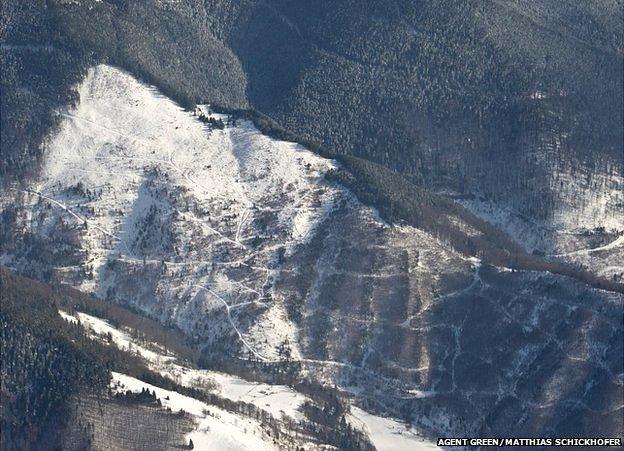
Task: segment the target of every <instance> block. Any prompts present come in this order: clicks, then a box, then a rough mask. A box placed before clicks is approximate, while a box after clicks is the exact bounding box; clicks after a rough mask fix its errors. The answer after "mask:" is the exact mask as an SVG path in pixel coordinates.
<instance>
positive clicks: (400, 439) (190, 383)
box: [59, 310, 438, 451]
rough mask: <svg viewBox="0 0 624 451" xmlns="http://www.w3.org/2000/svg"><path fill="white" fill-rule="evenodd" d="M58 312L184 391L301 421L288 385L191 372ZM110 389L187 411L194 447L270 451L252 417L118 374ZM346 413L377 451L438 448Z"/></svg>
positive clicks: (144, 346)
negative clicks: (149, 397)
mask: <svg viewBox="0 0 624 451" xmlns="http://www.w3.org/2000/svg"><path fill="white" fill-rule="evenodd" d="M59 313H60V315H61V316H62V317H63V318H64V319H65V320H66V321H69V322H72V323H76V324H81V325H82V326H83V327H84V328H85V329H86V330H87V332H88V333H89V335H90V336H91V337H93V338H94V339H100V340H102V341H104V342H106V343H108V344H109V345H114V346H117V347H118V348H119V349H122V350H126V351H128V352H130V353H134V354H136V355H137V356H140V357H141V358H142V359H143V360H144V362H145V363H146V364H147V366H148V367H149V368H150V369H152V370H153V371H155V372H157V373H159V374H161V375H162V376H163V377H165V378H167V379H170V380H172V381H174V382H175V383H177V384H179V385H181V386H183V387H189V388H193V389H195V390H200V391H201V392H204V393H214V394H217V395H219V396H220V397H222V398H225V399H228V400H231V401H234V402H244V403H249V404H253V405H254V406H256V407H257V408H258V409H260V410H262V411H266V412H267V413H268V414H270V415H272V416H273V417H274V418H277V419H280V418H281V419H283V418H285V417H286V418H289V419H291V420H295V421H301V420H302V419H304V418H305V416H304V415H303V413H302V412H301V410H300V409H301V406H302V405H303V404H304V403H305V402H310V401H311V399H310V398H309V397H308V396H306V395H303V394H301V393H298V392H296V391H295V390H294V389H292V388H290V387H287V386H284V385H276V384H273V385H270V384H266V383H259V382H250V381H247V380H245V379H243V378H240V377H237V376H233V375H229V374H225V373H222V372H217V371H211V370H203V369H197V368H193V367H192V366H190V365H189V364H188V362H185V361H184V360H183V359H180V358H179V356H177V355H176V354H175V353H174V352H172V351H170V350H167V349H165V348H163V347H162V346H160V345H159V344H157V343H146V342H145V341H141V340H139V339H137V338H134V337H132V334H130V333H128V331H124V330H122V329H120V328H117V327H114V326H112V325H111V324H110V323H109V322H108V321H105V320H103V319H101V318H98V317H95V316H92V315H88V314H86V313H82V312H76V313H75V314H73V315H72V314H69V313H66V312H64V311H62V310H60V311H59ZM111 385H112V387H113V389H114V391H116V392H125V391H127V390H130V391H132V392H140V391H142V390H144V389H147V390H149V391H150V392H154V393H155V394H156V397H157V398H158V399H160V400H161V402H162V403H163V404H162V405H163V407H165V408H170V409H171V410H172V411H173V412H178V411H180V410H183V411H184V412H186V413H189V414H190V415H191V416H192V417H193V421H194V423H195V429H193V430H192V431H191V432H190V433H189V434H188V436H187V442H188V440H189V439H190V440H192V441H193V443H194V444H195V446H196V447H197V449H201V450H212V449H214V450H222V449H236V450H238V449H240V450H245V449H249V450H255V449H275V446H276V444H275V442H274V441H273V440H271V439H270V438H269V437H267V436H266V433H265V431H264V430H263V429H262V427H261V426H260V425H258V424H257V421H255V420H253V419H249V418H245V417H242V416H241V415H238V414H235V413H232V412H227V411H224V410H223V409H220V408H218V407H216V406H212V405H207V404H206V403H204V402H202V401H199V400H197V399H194V398H192V397H189V396H185V395H181V394H179V393H176V392H175V391H171V390H164V389H162V388H159V387H155V386H153V385H151V384H147V383H145V382H143V381H141V380H138V379H136V378H132V377H130V376H127V375H124V374H120V373H113V380H112V382H111ZM350 410H351V413H350V414H349V421H350V422H351V423H352V424H353V426H354V427H356V428H358V429H359V430H362V432H364V433H365V434H366V435H367V436H369V437H370V439H371V441H372V442H373V444H374V445H375V447H376V448H377V449H378V450H380V451H381V450H393V449H400V448H401V447H405V446H408V447H410V449H438V448H437V447H436V446H435V445H434V444H432V443H430V442H428V441H427V440H426V439H424V438H423V437H422V436H421V435H420V434H419V433H418V431H417V430H415V429H414V428H412V427H410V426H408V425H406V424H405V423H401V422H399V421H396V420H393V419H391V418H384V417H380V416H378V415H374V414H371V413H368V412H366V411H364V410H362V409H360V408H358V407H356V406H352V407H351V408H350ZM303 442H304V444H305V445H306V449H315V448H316V446H315V445H314V444H312V443H307V444H306V443H305V438H303Z"/></svg>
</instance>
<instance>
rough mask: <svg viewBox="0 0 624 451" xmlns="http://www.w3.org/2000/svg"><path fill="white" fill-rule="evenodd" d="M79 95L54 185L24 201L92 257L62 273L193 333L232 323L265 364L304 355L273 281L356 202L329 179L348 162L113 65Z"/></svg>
mask: <svg viewBox="0 0 624 451" xmlns="http://www.w3.org/2000/svg"><path fill="white" fill-rule="evenodd" d="M79 92H80V102H79V103H78V105H77V106H76V107H75V108H73V109H71V110H69V111H59V112H58V114H59V115H61V116H62V117H63V118H64V120H63V122H62V124H61V127H60V129H59V130H58V132H56V133H55V134H54V135H53V137H52V139H51V140H50V142H49V144H48V145H47V148H46V150H45V159H44V163H43V167H42V173H41V179H40V181H39V182H38V183H36V184H34V185H32V186H30V187H28V188H27V189H25V190H23V191H22V192H21V193H20V194H21V195H24V196H25V198H26V202H27V204H30V208H31V210H32V212H33V218H34V222H33V223H31V224H30V225H29V227H33V228H34V229H36V230H37V233H39V234H42V235H44V236H46V237H50V238H51V239H59V238H56V237H63V238H62V239H64V240H69V242H70V246H74V247H77V248H79V249H80V250H81V253H83V255H84V260H83V261H84V263H83V265H75V264H73V265H67V264H63V262H58V263H59V268H60V267H63V268H64V269H63V271H61V270H60V269H59V274H61V273H62V277H63V278H64V279H65V280H67V281H68V282H71V283H72V284H73V285H76V281H77V280H78V285H79V288H81V289H82V290H84V291H92V292H96V293H97V294H98V295H99V296H100V297H102V298H106V297H111V298H117V299H120V300H124V301H126V302H131V303H135V304H136V305H138V306H139V307H140V308H142V309H143V310H146V311H148V312H149V313H151V314H153V315H154V316H158V317H160V318H162V319H163V320H169V319H173V320H174V321H175V322H176V323H177V325H178V326H179V327H181V328H182V329H183V330H184V331H185V332H187V333H189V334H193V335H197V334H206V332H205V331H206V330H210V331H211V332H210V333H211V334H212V335H211V336H207V337H205V338H206V340H207V341H208V342H209V341H210V340H212V339H214V338H215V334H224V333H228V330H227V329H228V328H229V329H230V331H229V333H231V332H235V333H236V334H237V335H238V336H239V338H240V339H241V342H242V343H243V344H244V347H246V348H247V349H248V350H249V351H250V352H251V354H256V356H260V355H262V356H263V359H265V360H269V359H272V358H274V357H275V355H276V348H277V346H278V345H279V344H280V343H282V342H283V341H284V340H288V341H289V342H290V343H291V344H292V345H293V349H292V354H293V356H298V355H299V350H298V349H297V347H296V343H297V342H298V340H297V336H296V334H297V332H296V329H295V327H294V326H293V325H292V324H291V322H290V321H289V319H288V318H287V314H286V311H285V310H284V308H283V306H282V305H281V300H280V298H279V297H272V296H271V294H272V287H271V285H272V281H273V280H274V278H275V277H276V276H277V274H278V270H277V269H276V261H277V260H278V258H280V257H279V255H289V253H291V252H292V251H293V249H295V248H296V247H297V246H300V245H302V244H304V243H306V242H307V240H309V239H310V238H311V237H312V236H313V235H314V231H315V230H316V228H317V226H318V225H319V224H320V223H321V222H322V221H323V220H324V219H325V218H326V217H327V216H328V215H329V214H330V213H331V211H332V210H333V208H335V205H336V202H337V201H338V200H340V199H344V198H345V197H349V195H348V192H346V190H344V189H342V188H341V187H339V186H336V185H332V184H330V183H327V182H326V181H325V180H324V174H325V173H326V172H327V171H328V170H329V169H330V168H333V167H334V163H333V162H332V161H330V160H326V159H323V158H320V157H318V156H316V155H314V154H313V153H311V152H309V151H307V150H306V149H304V148H303V147H301V146H300V145H298V144H294V143H290V142H283V141H277V140H274V139H272V138H270V137H268V136H265V135H262V134H261V133H260V132H258V130H256V129H255V127H254V126H253V125H252V124H251V123H250V122H247V121H243V120H239V121H237V123H236V124H233V123H231V120H230V118H229V117H228V116H225V115H218V114H211V113H210V111H209V109H208V108H207V107H201V108H199V109H198V112H199V114H202V115H205V117H212V118H213V119H217V120H219V119H220V120H223V121H224V122H225V124H226V127H225V128H223V129H220V128H218V127H211V126H210V125H207V124H205V123H203V122H202V121H201V120H199V118H198V117H197V116H195V114H196V113H190V112H188V111H184V110H183V109H181V108H180V107H179V106H178V105H176V104H175V103H174V102H172V101H170V100H169V99H167V98H165V97H163V96H162V95H161V94H160V93H159V92H158V91H157V90H156V89H154V88H153V87H150V86H147V85H145V84H143V83H141V82H139V81H137V80H136V79H134V78H133V77H132V76H130V75H129V74H127V73H125V72H123V71H121V70H119V69H116V68H113V67H110V66H106V65H100V66H97V67H95V68H93V69H91V70H90V71H89V73H88V75H87V77H86V79H85V80H84V81H83V82H82V84H81V85H80V87H79ZM3 260H6V261H7V262H10V257H9V256H3ZM191 262H193V264H190V263H191ZM85 273H87V274H88V275H89V276H88V277H84V274H85ZM138 280H143V281H147V283H145V284H138V283H137V281H138ZM203 287H210V291H209V292H208V291H206V289H204V288H203ZM269 298H271V300H272V302H267V300H268V299H269ZM147 299H149V302H146V300H147ZM256 301H257V302H256ZM224 304H225V305H226V306H229V307H228V308H227V320H226V323H229V326H228V327H225V325H224V324H223V322H224V317H223V315H222V314H223V305H224ZM234 307H236V309H235V311H234ZM230 308H232V311H231V313H230ZM250 308H251V309H250ZM248 312H249V313H248ZM247 315H258V321H252V322H249V321H247V318H246V316H247ZM241 317H242V319H241ZM215 321H217V322H218V323H219V324H217V325H215ZM239 324H248V325H247V327H245V328H243V327H242V326H240V327H239ZM230 326H231V327H230ZM256 349H257V351H256Z"/></svg>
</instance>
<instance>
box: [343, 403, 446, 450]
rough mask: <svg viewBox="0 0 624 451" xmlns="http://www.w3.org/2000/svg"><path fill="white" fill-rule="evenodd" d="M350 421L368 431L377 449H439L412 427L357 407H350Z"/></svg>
mask: <svg viewBox="0 0 624 451" xmlns="http://www.w3.org/2000/svg"><path fill="white" fill-rule="evenodd" d="M350 421H351V423H352V424H354V425H356V426H358V427H359V428H361V429H362V430H364V431H366V432H367V433H368V435H369V437H370V439H371V441H372V442H373V445H375V448H377V449H378V450H379V451H396V450H420V449H441V448H439V447H437V446H436V445H434V444H433V443H431V442H429V441H427V439H425V438H423V437H422V436H421V435H419V434H418V433H417V432H416V430H414V429H413V428H410V427H407V426H406V425H405V424H403V423H400V422H398V421H396V420H392V419H390V418H383V417H380V416H377V415H372V414H370V413H368V412H366V411H364V410H362V409H360V408H358V407H351V418H350Z"/></svg>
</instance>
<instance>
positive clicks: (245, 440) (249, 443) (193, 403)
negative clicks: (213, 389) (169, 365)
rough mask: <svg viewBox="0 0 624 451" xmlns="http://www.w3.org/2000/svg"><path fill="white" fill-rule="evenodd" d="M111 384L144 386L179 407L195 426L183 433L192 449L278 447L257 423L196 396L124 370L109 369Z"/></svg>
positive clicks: (129, 387) (134, 388)
mask: <svg viewBox="0 0 624 451" xmlns="http://www.w3.org/2000/svg"><path fill="white" fill-rule="evenodd" d="M111 386H112V387H113V389H115V390H117V391H122V392H125V391H127V390H129V391H131V392H135V393H138V392H141V391H142V390H143V389H147V390H149V391H150V392H155V393H156V397H157V398H158V399H160V401H161V402H162V405H163V406H164V407H169V408H170V409H171V410H172V411H173V412H179V411H180V410H183V411H184V412H187V413H189V414H190V415H192V416H193V417H194V419H195V422H196V424H197V429H195V430H194V431H193V432H191V433H190V434H189V435H188V436H187V441H188V440H192V441H193V444H194V447H195V449H198V450H215V451H222V450H224V451H242V450H249V451H256V450H275V449H278V448H277V447H276V446H275V445H274V444H273V443H272V442H271V439H270V438H269V437H265V434H264V432H263V430H262V428H261V425H260V424H259V423H258V422H257V421H255V420H252V419H250V418H247V417H243V416H240V415H236V414H233V413H231V412H228V411H225V410H223V409H219V408H217V407H215V406H209V405H208V404H206V403H203V402H201V401H198V400H197V399H194V398H190V397H188V396H184V395H181V394H179V393H177V392H174V391H169V390H164V389H162V388H159V387H156V386H154V385H150V384H147V383H145V382H142V381H140V380H138V379H135V378H133V377H130V376H127V375H125V374H120V373H116V372H113V379H112V381H111Z"/></svg>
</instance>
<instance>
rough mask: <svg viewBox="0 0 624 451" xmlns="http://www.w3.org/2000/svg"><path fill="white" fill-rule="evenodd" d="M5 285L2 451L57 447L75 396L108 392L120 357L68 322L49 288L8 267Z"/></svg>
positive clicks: (0, 322)
mask: <svg viewBox="0 0 624 451" xmlns="http://www.w3.org/2000/svg"><path fill="white" fill-rule="evenodd" d="M0 282H1V283H0V287H1V288H0V296H1V301H2V308H1V309H0V327H1V328H2V330H1V333H2V340H1V341H0V343H1V346H2V393H1V394H2V420H1V421H2V449H29V448H33V449H34V448H37V446H38V445H37V444H39V446H43V443H57V442H58V440H59V438H60V437H59V436H58V433H57V432H55V430H61V429H62V428H63V426H64V424H63V421H64V418H66V413H67V411H66V410H67V408H68V403H69V401H70V398H71V396H72V395H75V394H76V393H78V392H79V391H80V390H84V389H86V388H87V387H88V389H89V390H90V391H93V392H94V393H95V394H97V393H101V392H103V391H104V390H105V389H106V387H107V386H108V382H109V380H110V372H109V370H110V368H111V366H112V363H113V361H115V360H117V358H119V355H118V354H117V353H115V352H113V350H112V348H110V347H106V346H104V345H102V344H100V343H98V342H95V341H93V340H91V339H89V338H88V337H87V336H86V334H85V332H84V329H83V328H82V326H80V325H74V324H70V323H68V322H66V321H65V320H63V319H62V318H61V317H60V316H59V314H58V311H57V308H56V305H57V303H58V300H59V295H58V294H56V293H54V292H53V291H52V290H51V289H50V287H49V286H46V285H43V284H39V283H35V282H33V281H31V280H28V279H24V278H21V277H18V276H15V275H13V274H11V273H10V272H9V271H7V270H6V269H5V268H4V267H0ZM123 360H124V359H121V361H120V362H119V364H121V365H123V364H122V363H121V362H122V361H123ZM115 365H117V363H115Z"/></svg>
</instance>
